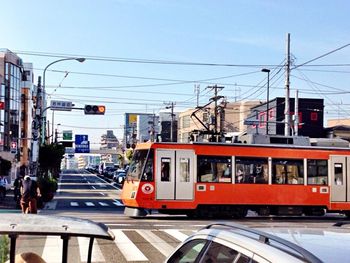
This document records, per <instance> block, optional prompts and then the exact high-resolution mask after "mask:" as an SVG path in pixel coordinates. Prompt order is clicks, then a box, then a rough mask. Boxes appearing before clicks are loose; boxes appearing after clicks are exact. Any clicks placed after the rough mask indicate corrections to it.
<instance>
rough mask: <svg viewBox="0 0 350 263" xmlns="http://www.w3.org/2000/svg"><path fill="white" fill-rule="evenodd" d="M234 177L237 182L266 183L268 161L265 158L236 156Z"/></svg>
mask: <svg viewBox="0 0 350 263" xmlns="http://www.w3.org/2000/svg"><path fill="white" fill-rule="evenodd" d="M235 167H236V178H235V182H236V183H238V184H267V183H268V161H267V159H266V158H246V157H236V166H235Z"/></svg>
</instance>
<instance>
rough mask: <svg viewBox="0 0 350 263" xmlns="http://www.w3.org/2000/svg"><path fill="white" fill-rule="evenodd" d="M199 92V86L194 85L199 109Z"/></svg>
mask: <svg viewBox="0 0 350 263" xmlns="http://www.w3.org/2000/svg"><path fill="white" fill-rule="evenodd" d="M199 91H200V86H199V84H198V85H194V93H195V94H196V98H197V107H198V106H199Z"/></svg>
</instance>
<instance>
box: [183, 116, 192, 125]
mask: <svg viewBox="0 0 350 263" xmlns="http://www.w3.org/2000/svg"><path fill="white" fill-rule="evenodd" d="M190 122H191V118H190V116H184V117H183V118H182V128H189V127H190Z"/></svg>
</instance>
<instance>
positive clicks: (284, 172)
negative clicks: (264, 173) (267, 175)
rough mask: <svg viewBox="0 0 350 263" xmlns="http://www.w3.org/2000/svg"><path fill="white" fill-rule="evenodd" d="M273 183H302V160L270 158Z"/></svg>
mask: <svg viewBox="0 0 350 263" xmlns="http://www.w3.org/2000/svg"><path fill="white" fill-rule="evenodd" d="M272 183H273V184H304V162H303V160H291V159H288V160H287V159H274V160H272Z"/></svg>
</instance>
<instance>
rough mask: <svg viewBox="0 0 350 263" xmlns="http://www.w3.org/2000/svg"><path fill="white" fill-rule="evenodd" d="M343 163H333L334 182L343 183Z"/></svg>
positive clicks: (336, 183)
mask: <svg viewBox="0 0 350 263" xmlns="http://www.w3.org/2000/svg"><path fill="white" fill-rule="evenodd" d="M343 182H344V180H343V164H342V163H335V164H334V184H335V185H343Z"/></svg>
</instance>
